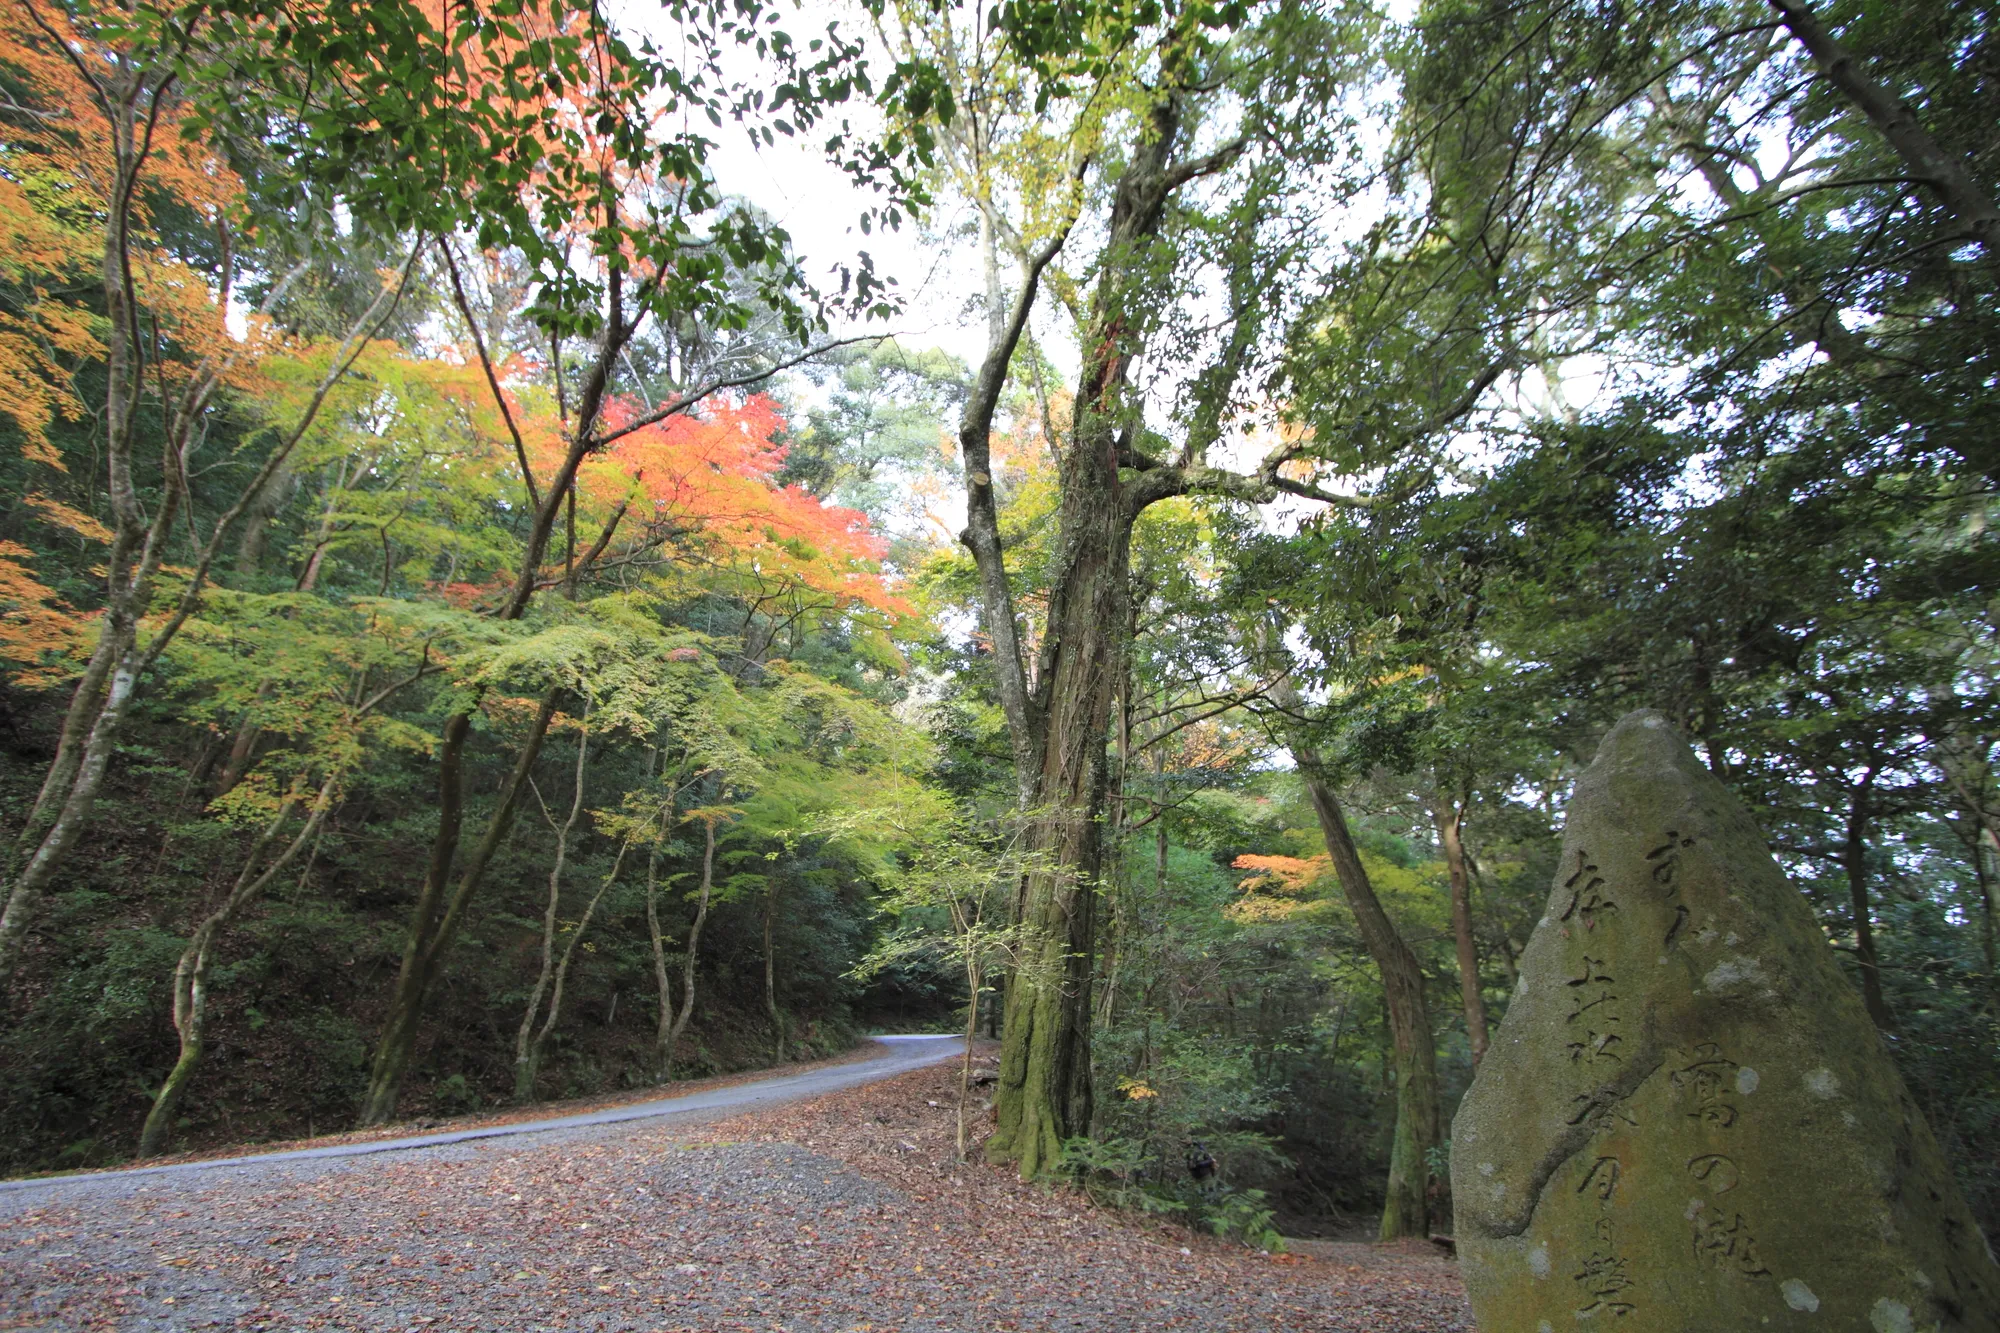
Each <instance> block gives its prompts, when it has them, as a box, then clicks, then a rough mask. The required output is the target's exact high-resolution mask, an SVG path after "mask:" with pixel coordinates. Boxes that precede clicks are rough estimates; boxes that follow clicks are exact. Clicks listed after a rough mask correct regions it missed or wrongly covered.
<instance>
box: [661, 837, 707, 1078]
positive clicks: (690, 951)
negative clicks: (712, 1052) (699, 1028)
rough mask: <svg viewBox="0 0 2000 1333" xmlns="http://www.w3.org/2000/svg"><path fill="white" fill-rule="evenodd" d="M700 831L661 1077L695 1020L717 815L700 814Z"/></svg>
mask: <svg viewBox="0 0 2000 1333" xmlns="http://www.w3.org/2000/svg"><path fill="white" fill-rule="evenodd" d="M697 817H698V818H700V819H701V832H702V849H701V896H700V898H699V899H697V901H696V903H695V909H694V922H693V923H692V924H691V925H689V927H688V947H687V958H686V961H685V962H683V963H682V965H681V1010H680V1013H678V1014H677V1015H675V1016H674V1026H673V1030H672V1031H671V1032H669V1033H668V1034H667V1041H666V1052H665V1057H664V1059H663V1061H662V1063H661V1075H662V1077H663V1078H669V1079H670V1078H672V1077H673V1059H674V1051H675V1049H676V1048H677V1047H678V1046H679V1045H680V1041H681V1034H682V1033H684V1032H686V1031H687V1029H688V1024H689V1023H690V1022H692V1021H693V1020H694V976H695V958H696V954H697V951H698V950H699V949H700V947H701V926H702V923H703V922H704V921H706V920H708V902H709V896H710V894H711V892H712V891H713V890H714V887H715V823H716V816H714V815H700V816H697Z"/></svg>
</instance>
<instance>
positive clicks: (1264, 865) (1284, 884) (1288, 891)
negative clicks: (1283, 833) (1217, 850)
mask: <svg viewBox="0 0 2000 1333" xmlns="http://www.w3.org/2000/svg"><path fill="white" fill-rule="evenodd" d="M1229 864H1230V865H1231V866H1232V867H1233V868H1235V869H1237V870H1254V871H1255V872H1256V873H1255V874H1253V875H1248V876H1246V877H1245V878H1244V879H1243V882H1242V883H1240V884H1238V885H1237V886H1236V887H1237V888H1239V889H1241V890H1243V892H1245V893H1277V894H1282V895H1284V896H1286V897H1290V898H1295V897H1297V896H1298V895H1299V894H1301V893H1304V892H1305V891H1306V890H1307V889H1309V888H1311V887H1312V886H1313V885H1314V884H1315V883H1317V882H1318V881H1319V880H1320V879H1321V877H1323V876H1324V875H1325V874H1326V872H1327V871H1328V870H1329V869H1331V868H1332V866H1333V862H1332V861H1330V860H1328V859H1327V857H1325V856H1324V855H1320V856H1305V857H1300V856H1255V855H1252V854H1250V853H1248V852H1245V853H1244V854H1243V855H1242V856H1239V857H1237V858H1236V859H1235V860H1234V861H1231V862H1230V863H1229Z"/></svg>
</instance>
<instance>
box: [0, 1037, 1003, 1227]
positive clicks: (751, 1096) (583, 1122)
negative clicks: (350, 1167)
mask: <svg viewBox="0 0 2000 1333" xmlns="http://www.w3.org/2000/svg"><path fill="white" fill-rule="evenodd" d="M872 1040H873V1041H874V1042H875V1043H876V1044H877V1045H879V1046H880V1047H881V1048H882V1050H881V1051H880V1053H879V1054H876V1055H873V1056H870V1057H869V1058H868V1059H866V1060H860V1061H855V1062H853V1063H850V1064H841V1065H834V1066H832V1067H830V1068H826V1069H809V1070H806V1071H804V1072H802V1073H797V1074H780V1075H777V1076H776V1077H774V1078H766V1079H759V1080H757V1081H756V1082H754V1083H738V1084H734V1085H732V1086H729V1087H723V1088H711V1089H709V1090H707V1091H705V1092H690V1093H683V1094H682V1095H680V1096H678V1097H661V1098H658V1099H656V1100H653V1101H647V1102H637V1103H634V1104H632V1105H629V1106H615V1107H612V1108H611V1109H609V1110H605V1111H586V1112H584V1113H582V1114H580V1115H559V1116H548V1117H545V1118H543V1119H539V1120H521V1121H516V1122H514V1123H512V1124H506V1125H490V1126H487V1127H485V1128H483V1129H460V1130H447V1131H445V1132H443V1133H438V1134H412V1135H410V1136H409V1137H407V1138H398V1139H370V1140H366V1141H364V1142H359V1143H333V1144H328V1145H326V1146H325V1147H321V1148H294V1149H290V1150H288V1151H284V1152H267V1153H246V1154H244V1155H243V1156H240V1157H213V1158H208V1159H206V1160H203V1161H199V1162H174V1163H171V1164H169V1165H165V1166H140V1167H126V1168H123V1169H120V1170H113V1171H83V1172H78V1173H76V1174H74V1175H66V1176H43V1177H38V1178H33V1179H28V1180H0V1193H4V1192H10V1191H14V1190H42V1191H52V1192H54V1191H61V1190H64V1189H68V1188H74V1187H77V1186H82V1185H92V1184H100V1183H103V1182H106V1181H127V1180H132V1179H134V1178H136V1177H140V1176H164V1175H185V1174H188V1173H191V1172H208V1171H225V1170H229V1169H232V1168H238V1167H262V1166H271V1165H275V1164H277V1163H280V1162H300V1161H312V1160H323V1159H326V1158H335V1157H365V1156H367V1155H369V1154H371V1153H384V1152H417V1151H422V1150H424V1149H427V1148H441V1147H444V1146H445V1145H447V1144H452V1143H465V1142H468V1141H470V1140H473V1139H504V1138H513V1137H515V1136H517V1135H522V1134H543V1133H547V1132H548V1131H550V1130H558V1129H581V1128H585V1127H587V1126H590V1125H614V1124H618V1123H620V1122H622V1121H626V1120H652V1119H657V1118H660V1117H666V1116H691V1115H696V1114H699V1113H703V1112H715V1111H730V1110H737V1109H748V1108H750V1107H753V1106H769V1105H773V1104H776V1103H779V1102H790V1101H797V1100H799V1099H800V1098H804V1097H818V1096H821V1095H823V1094H825V1093H829V1092H838V1091H839V1090H840V1089H842V1088H854V1087H859V1086H860V1085H862V1084H864V1083H873V1082H876V1081H877V1080H879V1079H885V1078H894V1077H895V1076H896V1075H898V1074H907V1073H908V1072H909V1071H911V1070H912V1069H920V1068H922V1067H923V1066H925V1065H933V1064H936V1063H938V1062H939V1061H941V1060H947V1059H950V1058H951V1057H952V1056H953V1055H955V1054H958V1053H959V1052H961V1051H963V1050H964V1048H965V1047H964V1039H963V1038H962V1037H955V1036H942V1037H938V1036H894V1037H875V1038H872ZM9 1211H12V1209H11V1208H8V1209H0V1215H4V1213H5V1212H9Z"/></svg>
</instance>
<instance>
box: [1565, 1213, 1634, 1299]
mask: <svg viewBox="0 0 2000 1333" xmlns="http://www.w3.org/2000/svg"><path fill="white" fill-rule="evenodd" d="M1591 1242H1592V1243H1591V1247H1590V1251H1589V1253H1588V1254H1586V1255H1585V1256H1584V1260H1583V1266H1582V1267H1581V1268H1579V1269H1578V1270H1577V1271H1576V1273H1575V1274H1574V1279H1575V1281H1576V1282H1577V1284H1578V1285H1579V1287H1581V1289H1582V1302H1581V1303H1580V1304H1579V1305H1578V1306H1577V1307H1576V1317H1577V1318H1578V1319H1595V1318H1596V1317H1597V1316H1599V1315H1609V1316H1611V1317H1612V1318H1614V1319H1616V1318H1622V1317H1623V1316H1625V1315H1628V1314H1631V1313H1632V1312H1633V1311H1634V1310H1636V1309H1638V1308H1639V1307H1638V1306H1637V1305H1635V1304H1633V1302H1632V1301H1631V1300H1630V1299H1628V1298H1627V1295H1626V1293H1628V1292H1630V1291H1631V1290H1632V1287H1633V1282H1632V1278H1631V1277H1630V1275H1629V1274H1628V1272H1627V1268H1628V1263H1627V1261H1626V1259H1625V1258H1624V1257H1623V1256H1622V1255H1620V1254H1619V1253H1618V1250H1617V1247H1616V1246H1615V1245H1614V1244H1613V1243H1612V1237H1611V1219H1610V1218H1608V1217H1600V1218H1598V1219H1597V1226H1596V1227H1595V1228H1594V1229H1593V1231H1592V1236H1591Z"/></svg>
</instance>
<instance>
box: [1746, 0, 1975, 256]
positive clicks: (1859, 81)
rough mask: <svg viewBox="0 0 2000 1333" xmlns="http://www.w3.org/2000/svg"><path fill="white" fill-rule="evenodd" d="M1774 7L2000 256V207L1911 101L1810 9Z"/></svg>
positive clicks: (1922, 179) (1794, 2)
mask: <svg viewBox="0 0 2000 1333" xmlns="http://www.w3.org/2000/svg"><path fill="white" fill-rule="evenodd" d="M1770 3H1771V8H1773V9H1775V10H1777V11H1778V16H1779V17H1780V18H1781V19H1782V20H1783V21H1784V24H1785V27H1786V28H1787V29H1789V30H1790V31H1791V34H1792V36H1793V37H1795V38H1797V39H1798V43H1799V45H1800V46H1803V47H1804V48H1805V49H1806V51H1807V52H1808V53H1809V54H1811V56H1812V58H1813V61H1814V63H1815V64H1817V65H1818V66H1819V69H1820V73H1821V74H1822V75H1824V76H1825V78H1826V81H1827V82H1828V83H1830V84H1832V85H1833V86H1834V88H1835V89H1837V90H1838V91H1839V92H1840V95H1841V96H1843V97H1845V98H1846V99H1847V100H1848V101H1849V102H1850V103H1852V104H1853V105H1854V107H1855V109H1856V110H1858V111H1860V112H1861V114H1862V115H1864V116H1866V117H1867V118H1868V121H1869V123H1870V124H1872V125H1874V127H1875V128H1876V129H1877V130H1879V131H1881V133H1882V137H1883V138H1884V139H1887V140H1888V141H1889V146H1890V147H1891V148H1893V149H1894V150H1895V151H1896V155H1897V156H1898V157H1900V158H1902V159H1903V165H1904V166H1906V167H1908V168H1909V170H1910V175H1911V176H1912V177H1914V178H1915V179H1916V180H1917V181H1918V182H1919V183H1920V184H1922V185H1924V186H1926V187H1928V188H1929V190H1930V191H1931V193H1932V194H1934V195H1936V196H1937V199H1938V202H1940V203H1942V204H1943V205H1944V206H1945V208H1946V210H1947V211H1949V212H1950V213H1951V215H1952V216H1953V217H1955V218H1957V219H1958V221H1959V223H1960V224H1961V225H1963V226H1964V227H1965V230H1966V233H1967V234H1968V235H1970V236H1971V237H1973V238H1974V239H1975V240H1977V241H1978V242H1979V243H1980V245H1982V246H1983V247H1985V249H1986V252H1987V253H1988V254H1989V255H1994V256H2000V207H1996V206H1995V204H1994V202H1993V198H1992V196H1990V195H1989V194H1987V193H1986V191H1984V190H1983V189H1981V188H1980V186H1979V182H1977V181H1975V180H1974V179H1973V178H1972V173H1971V172H1970V171H1968V170H1967V169H1966V166H1965V162H1964V160H1963V159H1962V158H1960V157H1959V156H1958V155H1957V154H1955V153H1952V152H1950V151H1949V150H1947V149H1946V148H1945V147H1944V146H1943V145H1942V144H1940V143H1938V141H1937V140H1936V139H1934V138H1932V137H1931V133H1930V131H1929V130H1926V129H1925V128H1924V125H1923V122H1922V121H1920V120H1918V119H1917V113H1916V112H1915V111H1913V110H1911V109H1910V106H1909V104H1908V103H1907V102H1904V101H1903V100H1902V99H1901V98H1899V97H1897V96H1896V95H1895V94H1894V93H1892V92H1890V91H1889V90H1888V89H1887V88H1884V87H1883V86H1882V85H1881V84H1879V83H1876V82H1875V81H1874V80H1873V79H1871V78H1869V77H1868V76H1867V75H1866V74H1864V73H1862V71H1861V66H1860V64H1859V63H1858V62H1857V61H1856V60H1855V59H1854V53H1853V52H1851V51H1849V50H1848V49H1847V48H1846V47H1844V46H1842V45H1841V44H1840V42H1839V40H1838V39H1836V38H1835V37H1834V35H1833V34H1832V33H1830V32H1828V31H1827V30H1826V29H1825V28H1824V27H1822V26H1821V25H1820V21H1819V18H1818V16H1817V15H1815V14H1814V13H1813V11H1812V8H1811V7H1810V6H1809V5H1805V4H1801V3H1799V0H1770Z"/></svg>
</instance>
